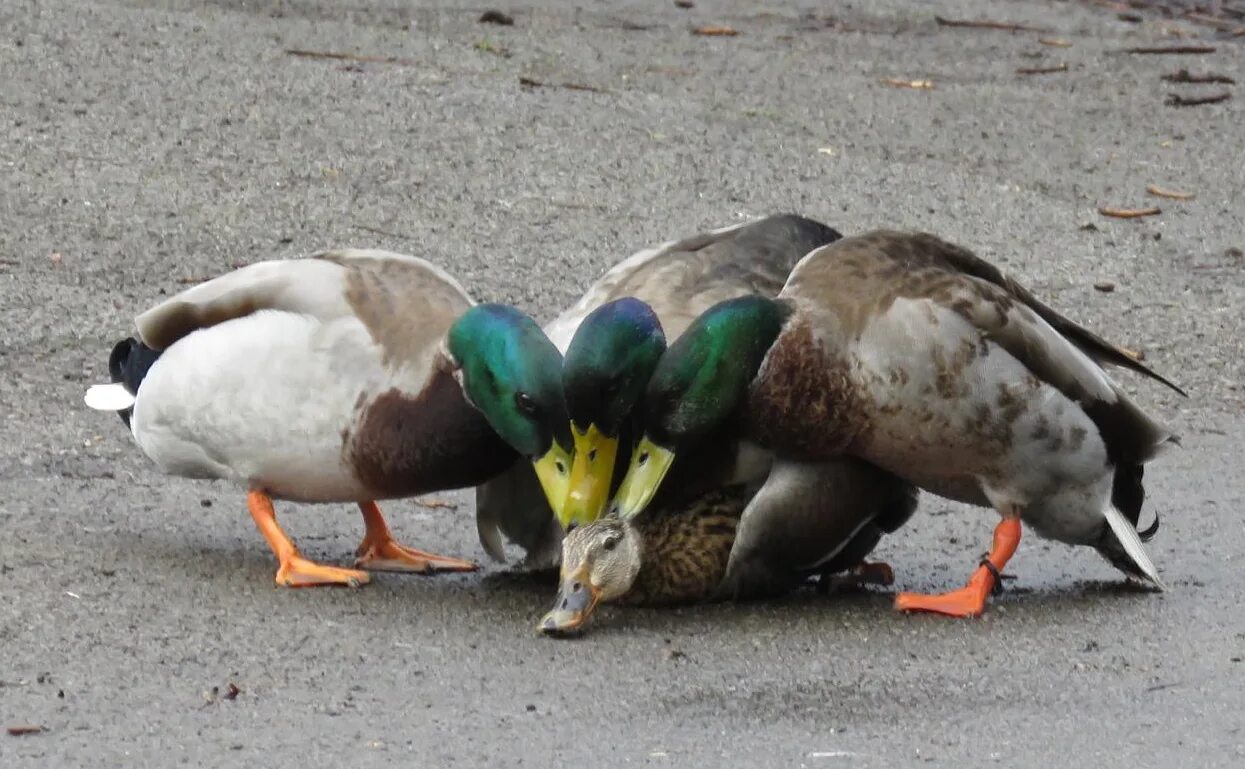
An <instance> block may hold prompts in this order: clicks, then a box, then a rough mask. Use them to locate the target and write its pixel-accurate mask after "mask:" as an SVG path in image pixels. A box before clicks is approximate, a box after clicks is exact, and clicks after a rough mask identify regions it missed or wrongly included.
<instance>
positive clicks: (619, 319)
mask: <svg viewBox="0 0 1245 769" xmlns="http://www.w3.org/2000/svg"><path fill="white" fill-rule="evenodd" d="M841 237H843V236H842V235H840V234H839V233H838V232H837V231H835V230H834V229H832V228H830V227H827V226H826V225H824V224H822V223H820V222H817V221H814V220H812V219H807V218H805V217H802V216H796V215H794V214H780V215H774V216H767V217H764V218H761V219H755V220H752V221H750V222H746V223H744V224H740V225H735V226H733V227H724V228H722V229H718V230H714V231H712V232H709V233H705V234H701V235H695V236H693V237H690V238H685V239H683V240H679V241H674V242H672V243H667V244H665V245H663V246H659V247H658V248H655V249H651V250H648V251H641V252H640V253H638V254H636V255H635V256H632V257H631V258H630V259H627V260H626V261H624V262H622V263H620V264H619V265H617V266H616V267H614V268H613V269H612V270H610V271H609V272H608V273H607V274H606V275H605V276H604V277H603V278H601V280H600V281H598V282H597V284H596V285H595V286H593V288H592V289H590V290H589V291H588V293H587V294H585V296H584V299H583V300H581V301H580V303H579V304H578V305H576V307H574V308H572V309H571V310H570V311H569V314H570V315H572V316H574V317H575V318H576V321H575V322H574V323H568V324H563V326H562V329H561V330H560V334H554V335H552V338H553V339H554V340H555V343H558V347H559V349H561V350H562V351H563V353H564V355H565V359H564V361H563V374H562V381H563V389H564V390H565V393H566V403H567V410H568V413H569V414H570V417H571V433H572V435H573V437H574V441H575V452H574V461H573V464H572V469H571V480H570V492H569V494H570V496H569V497H568V499H567V503H566V505H565V506H564V507H563V513H564V517H563V520H562V523H563V525H564V526H567V527H569V526H572V525H575V524H580V523H588V522H591V521H593V520H595V519H596V518H597V517H598V516H599V515H600V514H601V512H602V511H603V510H604V508H605V505H606V503H607V501H608V499H609V491H610V490H611V486H612V484H613V481H614V468H615V463H616V460H617V459H618V451H619V446H620V444H622V446H623V450H624V451H626V452H628V453H629V451H630V441H629V440H623V439H622V436H623V435H624V433H625V432H626V431H627V430H628V429H629V428H630V426H631V422H630V418H631V412H632V408H633V407H634V405H635V404H636V402H637V401H638V400H639V399H640V396H641V395H642V394H643V392H644V387H645V385H647V383H648V379H649V377H650V376H651V375H652V373H653V370H654V369H655V368H656V366H657V361H658V360H659V359H660V358H661V354H662V353H663V352H664V351H665V349H666V339H667V337H669V338H674V337H677V336H678V335H679V334H682V333H683V331H684V329H686V328H687V326H688V325H689V324H690V323H691V322H692V321H693V320H694V319H695V318H696V317H697V316H699V315H700V314H701V313H702V312H704V311H705V310H707V309H709V308H710V307H712V306H713V305H715V304H717V303H718V302H720V301H723V300H726V299H731V298H734V297H740V296H751V295H756V296H770V297H772V296H776V295H777V294H778V292H779V291H780V290H782V286H783V284H784V283H785V282H786V280H787V276H788V275H790V274H791V270H792V268H793V267H795V265H796V263H797V262H799V261H800V259H801V258H802V257H803V256H804V255H805V254H807V253H808V252H810V251H812V250H813V249H815V248H817V247H818V246H823V245H826V244H827V243H832V242H834V241H835V240H838V239H839V238H841ZM567 332H570V334H568V333H567ZM563 339H565V343H564V344H563V343H562V340H563ZM628 437H629V436H628ZM732 445H733V446H737V447H738V451H737V452H736V451H734V450H731V451H729V452H727V455H726V456H714V457H713V459H712V461H711V462H700V463H698V465H699V473H698V474H697V476H698V477H701V478H702V480H703V479H704V477H705V476H704V475H703V474H704V473H705V472H706V471H708V470H709V469H710V468H709V465H713V466H715V467H718V468H720V469H721V470H722V471H723V472H724V473H725V475H722V476H721V477H720V478H719V479H717V480H716V481H708V485H707V486H706V488H709V487H712V486H713V485H721V484H725V483H728V482H729V478H730V477H732V475H734V474H733V473H732V472H731V467H732V460H733V459H734V458H736V457H737V458H738V459H739V460H740V461H744V462H749V461H750V462H751V464H753V465H755V464H756V462H755V459H756V455H757V453H758V452H756V451H752V447H750V446H745V445H739V442H738V441H734V442H733V444H732ZM624 459H625V457H624ZM623 466H624V467H625V464H624V465H623ZM767 470H768V460H765V466H764V467H760V468H759V471H760V472H762V473H763V472H765V471H767ZM734 477H736V478H739V477H740V476H738V475H734ZM762 477H763V476H762ZM685 480H692V476H689V477H688V478H686V479H685Z"/></svg>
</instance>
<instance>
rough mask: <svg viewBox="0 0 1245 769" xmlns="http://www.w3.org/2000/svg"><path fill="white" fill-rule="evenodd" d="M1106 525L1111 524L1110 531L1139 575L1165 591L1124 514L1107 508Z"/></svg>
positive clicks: (1164, 586) (1157, 571) (1157, 573)
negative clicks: (1134, 565)
mask: <svg viewBox="0 0 1245 769" xmlns="http://www.w3.org/2000/svg"><path fill="white" fill-rule="evenodd" d="M1107 523H1109V524H1111V530H1112V531H1113V532H1115V536H1116V538H1117V539H1119V540H1120V544H1121V545H1123V546H1124V552H1126V553H1128V557H1129V558H1132V559H1133V563H1135V564H1137V568H1138V569H1140V570H1141V573H1142V574H1144V575H1146V578H1147V579H1149V580H1150V581H1151V582H1153V583H1154V586H1155V587H1157V588H1158V589H1159V590H1167V585H1165V584H1163V580H1161V579H1159V570H1158V569H1156V568H1154V562H1153V561H1151V560H1150V556H1149V555H1146V549H1145V546H1143V545H1142V544H1141V537H1139V536H1137V530H1136V529H1134V528H1133V525H1132V524H1131V523H1129V522H1128V519H1127V518H1125V517H1124V514H1123V513H1121V512H1120V511H1119V510H1116V509H1115V508H1114V507H1108V508H1107Z"/></svg>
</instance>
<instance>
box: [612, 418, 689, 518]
mask: <svg viewBox="0 0 1245 769" xmlns="http://www.w3.org/2000/svg"><path fill="white" fill-rule="evenodd" d="M672 464H674V452H673V451H671V450H669V449H664V448H662V447H661V446H658V445H657V444H656V443H653V441H651V440H650V439H649V437H648V436H647V435H646V436H644V438H643V439H642V440H641V441H640V443H639V444H638V445H636V447H635V451H634V452H632V454H631V466H630V467H628V468H627V475H626V477H624V478H623V482H622V486H620V487H619V488H618V493H617V494H615V495H614V505H613V508H614V509H616V510H617V513H618V516H619V517H620V518H622V519H624V520H626V519H628V518H631V517H633V516H635V515H637V514H639V513H640V512H642V511H643V510H644V508H646V507H648V503H649V502H652V501H653V496H654V495H655V494H656V493H657V489H659V488H661V482H662V479H664V478H665V477H666V472H667V471H668V470H669V469H670V465H672Z"/></svg>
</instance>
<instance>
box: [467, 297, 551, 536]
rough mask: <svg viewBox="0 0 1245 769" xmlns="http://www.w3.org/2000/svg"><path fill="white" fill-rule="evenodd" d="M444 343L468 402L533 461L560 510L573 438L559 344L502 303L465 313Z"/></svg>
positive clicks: (482, 306) (546, 489) (541, 479)
mask: <svg viewBox="0 0 1245 769" xmlns="http://www.w3.org/2000/svg"><path fill="white" fill-rule="evenodd" d="M447 348H448V350H449V353H450V355H451V356H453V358H454V360H455V361H456V363H457V366H458V374H457V375H458V377H459V381H460V382H461V383H462V388H463V394H464V395H466V397H467V400H469V401H471V403H472V405H474V406H475V407H476V408H477V409H479V411H480V413H482V414H483V415H484V418H485V419H486V420H488V423H489V425H491V426H492V428H493V429H494V430H496V431H497V434H498V435H500V436H501V438H502V440H504V441H506V443H509V444H510V445H511V446H513V447H514V449H515V450H516V451H518V452H519V453H520V454H522V455H523V456H525V457H527V458H528V459H529V460H531V462H532V464H533V465H534V466H535V468H536V475H537V476H538V477H539V478H540V483H541V486H542V487H544V490H545V496H546V497H547V498H548V499H549V505H550V506H551V507H552V508H553V509H554V511H555V512H557V513H558V514H559V516H560V515H561V514H562V508H563V506H564V504H565V502H566V492H567V488H568V485H569V478H570V458H571V451H572V450H573V441H572V439H571V434H570V429H569V417H568V416H567V413H566V399H565V398H564V397H563V392H562V356H561V354H560V353H559V352H558V348H557V347H555V346H554V345H553V342H550V341H549V338H548V337H546V336H545V332H544V331H542V330H541V328H540V326H538V325H536V322H535V321H534V320H532V319H531V318H530V317H528V316H527V315H525V314H523V313H522V312H520V311H519V310H516V309H515V308H513V307H509V306H507V305H500V304H480V305H476V306H475V307H472V308H471V309H470V310H468V311H467V312H465V313H463V315H462V316H461V317H460V318H459V319H458V320H457V321H455V323H454V325H453V326H451V327H450V330H449V334H448V337H447Z"/></svg>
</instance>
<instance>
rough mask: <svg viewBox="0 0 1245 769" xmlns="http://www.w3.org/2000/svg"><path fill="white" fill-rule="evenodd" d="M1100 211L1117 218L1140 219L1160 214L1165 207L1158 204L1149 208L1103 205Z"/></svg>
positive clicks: (1104, 214)
mask: <svg viewBox="0 0 1245 769" xmlns="http://www.w3.org/2000/svg"><path fill="white" fill-rule="evenodd" d="M1098 213H1100V214H1102V215H1103V216H1111V217H1115V218H1116V219H1140V218H1141V217H1143V216H1158V215H1159V214H1161V213H1163V209H1161V208H1159V207H1158V206H1150V207H1149V208H1111V207H1110V206H1101V207H1099V209H1098Z"/></svg>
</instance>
